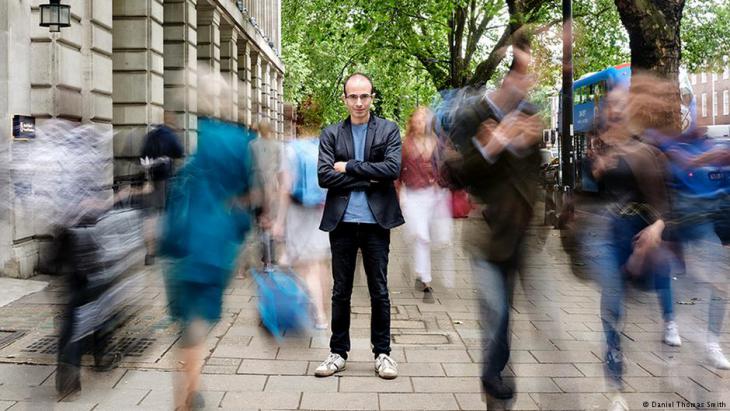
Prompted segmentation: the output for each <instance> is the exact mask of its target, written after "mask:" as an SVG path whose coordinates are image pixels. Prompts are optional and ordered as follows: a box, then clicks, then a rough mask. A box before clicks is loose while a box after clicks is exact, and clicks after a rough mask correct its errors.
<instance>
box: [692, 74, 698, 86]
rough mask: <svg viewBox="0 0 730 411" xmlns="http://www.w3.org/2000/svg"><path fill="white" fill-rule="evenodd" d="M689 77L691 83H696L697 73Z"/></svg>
mask: <svg viewBox="0 0 730 411" xmlns="http://www.w3.org/2000/svg"><path fill="white" fill-rule="evenodd" d="M691 79H692V84H697V74H693V75H692V76H691Z"/></svg>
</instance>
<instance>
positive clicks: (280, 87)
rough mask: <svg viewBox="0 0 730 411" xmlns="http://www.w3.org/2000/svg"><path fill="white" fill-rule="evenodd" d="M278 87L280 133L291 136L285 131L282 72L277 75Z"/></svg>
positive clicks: (283, 135) (284, 136) (282, 135)
mask: <svg viewBox="0 0 730 411" xmlns="http://www.w3.org/2000/svg"><path fill="white" fill-rule="evenodd" d="M276 84H277V87H278V93H277V95H278V96H279V118H278V120H279V134H280V135H281V137H282V138H286V137H291V136H287V135H285V133H284V76H283V75H281V74H278V75H277V82H276Z"/></svg>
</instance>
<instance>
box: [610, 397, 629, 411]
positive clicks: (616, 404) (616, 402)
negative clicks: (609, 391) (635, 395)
mask: <svg viewBox="0 0 730 411" xmlns="http://www.w3.org/2000/svg"><path fill="white" fill-rule="evenodd" d="M608 411H629V405H628V404H626V400H624V397H622V396H621V394H616V395H615V396H614V397H613V399H612V400H611V405H609V407H608Z"/></svg>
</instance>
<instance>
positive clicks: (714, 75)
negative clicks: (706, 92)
mask: <svg viewBox="0 0 730 411" xmlns="http://www.w3.org/2000/svg"><path fill="white" fill-rule="evenodd" d="M712 81H717V73H712Z"/></svg>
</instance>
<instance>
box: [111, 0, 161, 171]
mask: <svg viewBox="0 0 730 411" xmlns="http://www.w3.org/2000/svg"><path fill="white" fill-rule="evenodd" d="M99 3H100V4H101V3H103V4H104V6H101V7H108V2H99ZM112 11H113V22H114V24H113V27H114V28H113V41H112V44H113V48H114V55H113V69H114V76H113V81H114V93H113V100H114V160H115V161H114V175H115V176H117V177H122V176H129V175H133V174H137V173H139V172H140V171H141V170H140V167H139V154H140V150H141V147H142V141H143V137H144V135H145V133H146V132H147V131H148V129H149V128H150V126H151V125H153V124H158V123H161V122H162V119H163V111H164V109H163V102H164V79H163V72H164V59H163V57H162V54H163V50H164V40H163V28H162V21H163V15H164V9H163V5H162V1H161V0H135V1H129V0H113V1H112Z"/></svg>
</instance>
